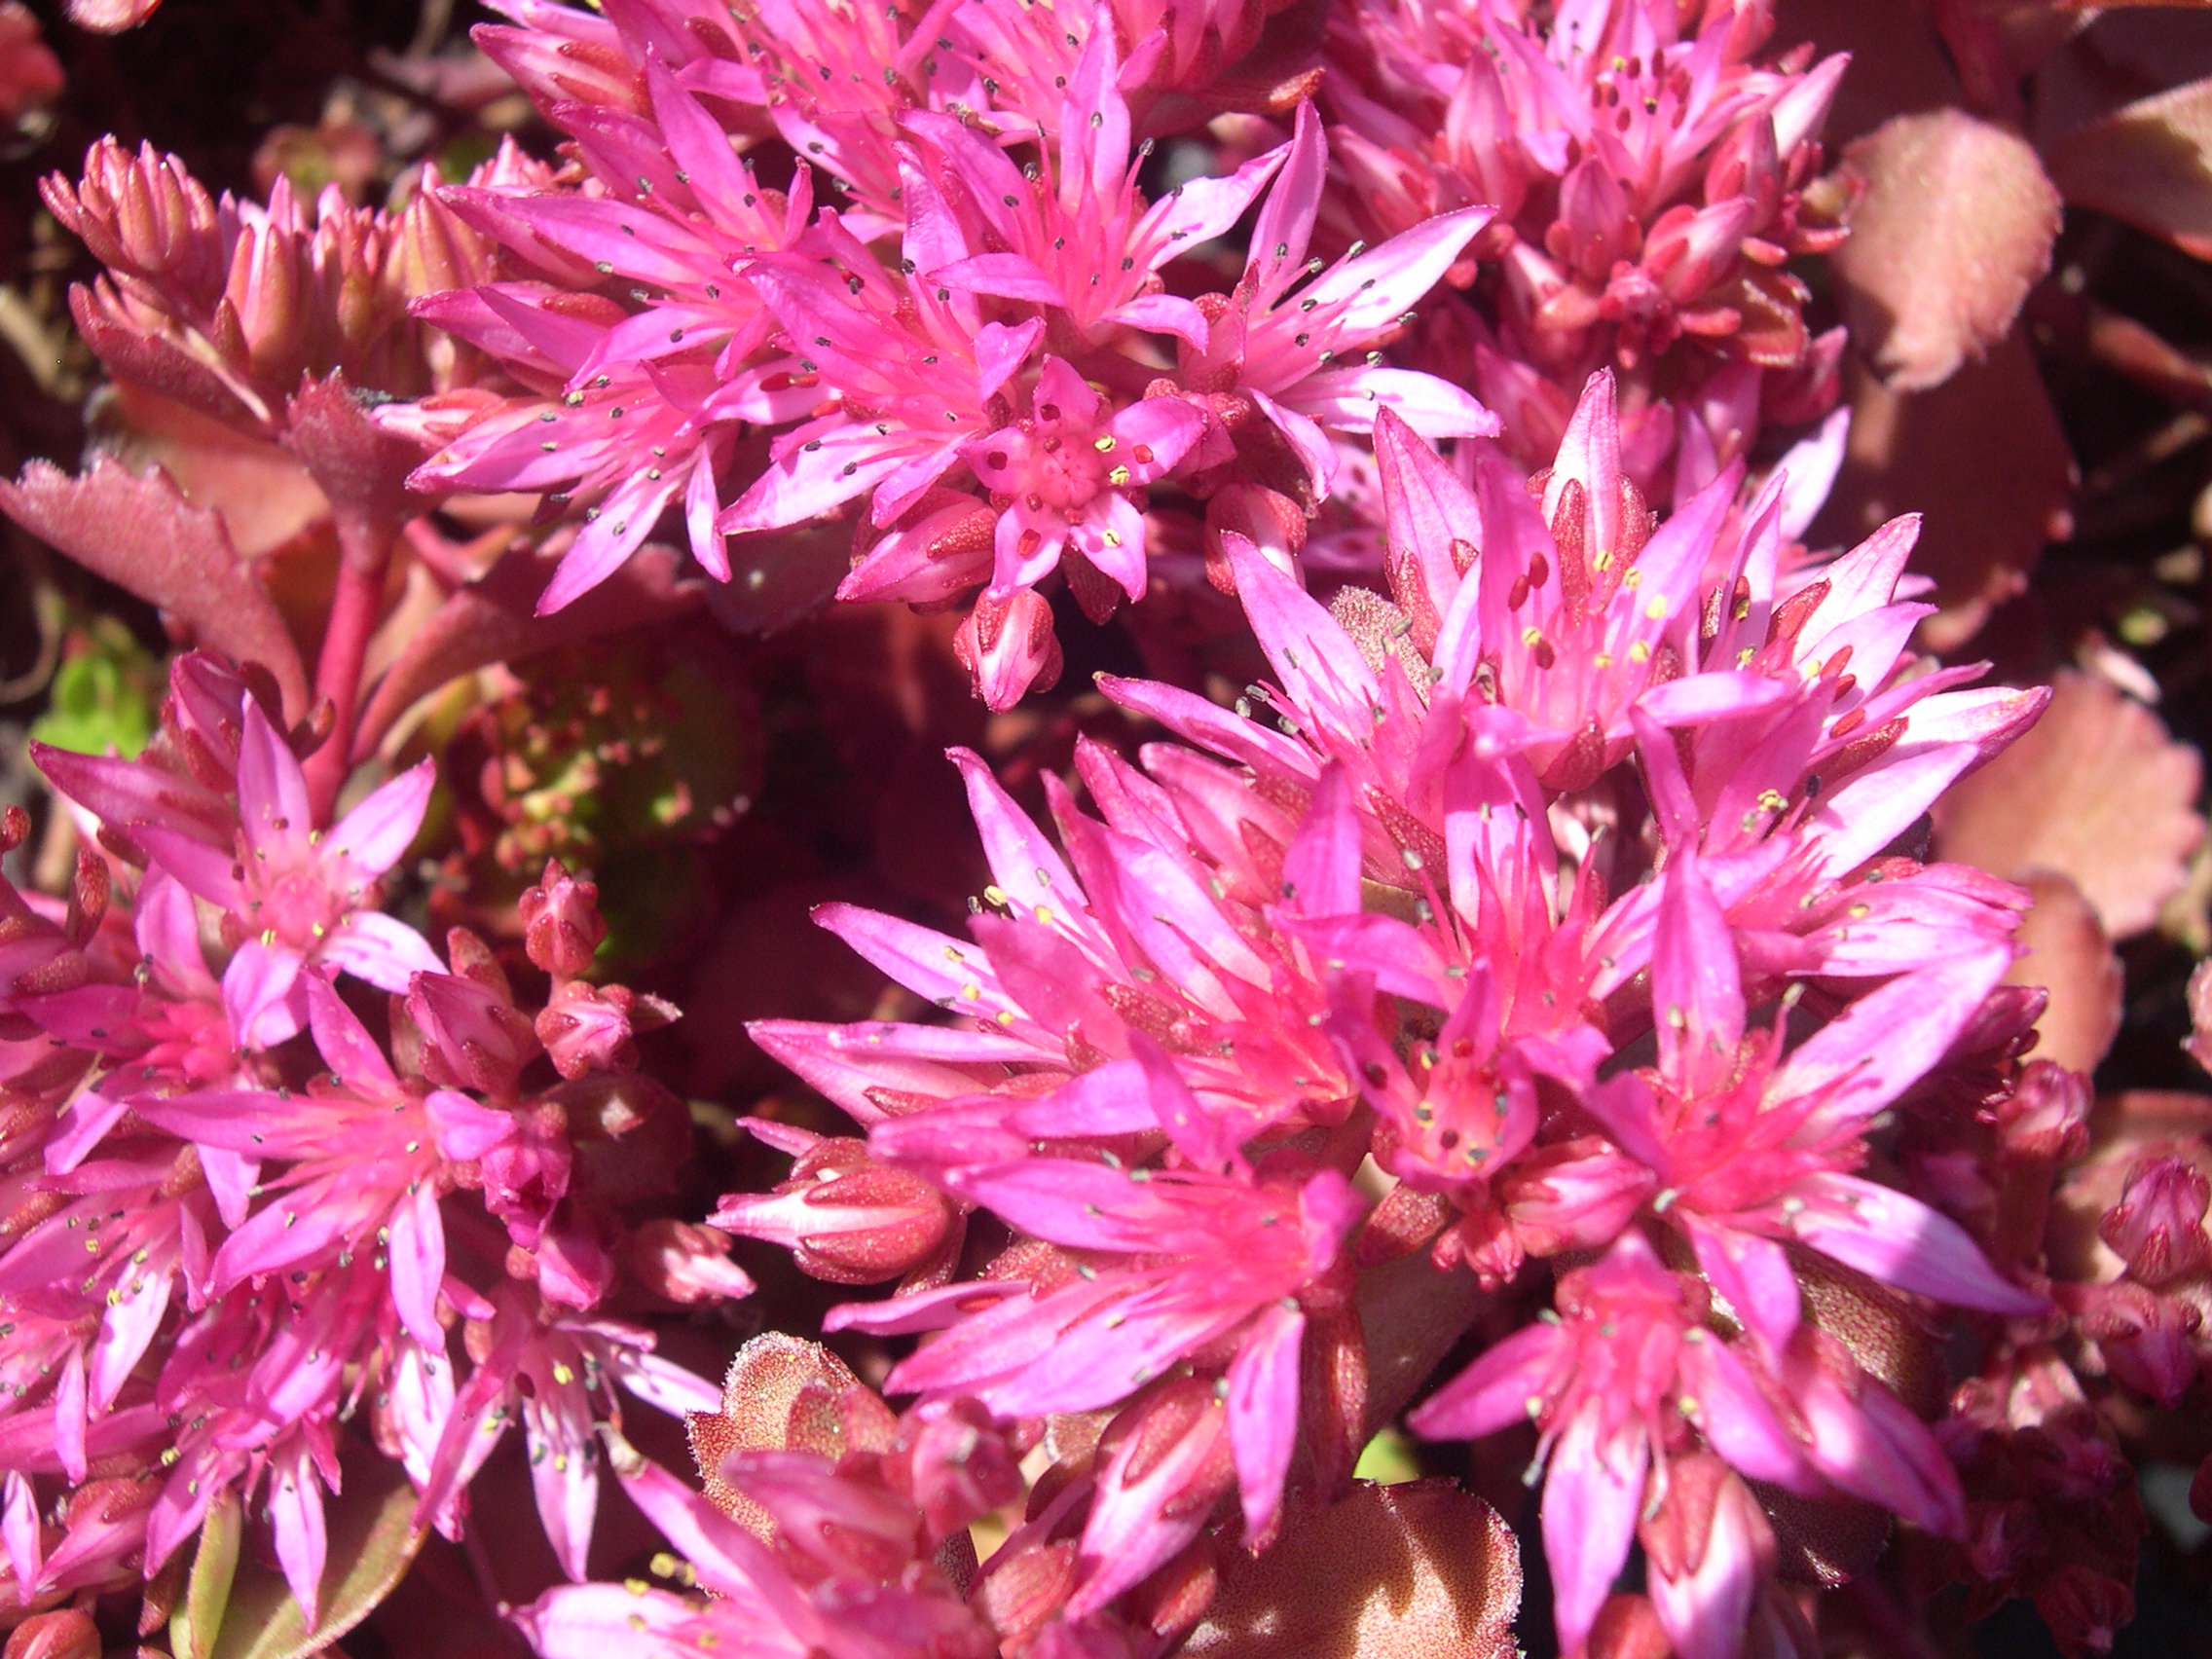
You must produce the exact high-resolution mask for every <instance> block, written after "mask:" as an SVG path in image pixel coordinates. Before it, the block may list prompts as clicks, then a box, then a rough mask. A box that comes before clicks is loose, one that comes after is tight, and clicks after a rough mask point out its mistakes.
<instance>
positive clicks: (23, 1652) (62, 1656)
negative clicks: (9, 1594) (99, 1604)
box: [0, 1607, 100, 1659]
mask: <svg viewBox="0 0 2212 1659" xmlns="http://www.w3.org/2000/svg"><path fill="white" fill-rule="evenodd" d="M0 1654H4V1656H5V1659H100V1633H99V1631H98V1629H97V1628H96V1627H95V1626H94V1625H93V1623H92V1619H91V1618H90V1617H89V1616H87V1615H86V1614H84V1613H81V1612H79V1611H78V1610H77V1609H76V1608H75V1607H57V1608H55V1610H54V1611H53V1612H50V1613H33V1614H31V1616H30V1617H29V1618H27V1619H25V1620H23V1622H22V1623H21V1624H19V1625H18V1626H17V1627H16V1628H15V1629H14V1630H13V1631H11V1632H9V1634H8V1645H7V1647H6V1648H5V1649H0Z"/></svg>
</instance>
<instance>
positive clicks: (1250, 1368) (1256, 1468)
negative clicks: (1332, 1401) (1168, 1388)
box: [1229, 1305, 1306, 1549]
mask: <svg viewBox="0 0 2212 1659" xmlns="http://www.w3.org/2000/svg"><path fill="white" fill-rule="evenodd" d="M1305 1336H1306V1315H1305V1314H1304V1313H1301V1312H1299V1311H1298V1310H1297V1309H1295V1308H1290V1307H1284V1306H1281V1305H1277V1306H1275V1307H1272V1308H1270V1309H1268V1310H1267V1311H1266V1312H1264V1313H1262V1314H1261V1315H1260V1316H1259V1318H1258V1319H1256V1320H1255V1321H1253V1324H1252V1328H1251V1330H1250V1331H1248V1332H1246V1333H1245V1336H1244V1341H1243V1343H1242V1344H1241V1345H1240V1346H1238V1348H1237V1351H1236V1357H1235V1359H1234V1360H1232V1361H1231V1362H1230V1366H1229V1440H1230V1447H1231V1450H1232V1451H1234V1452H1235V1456H1236V1489H1237V1495H1238V1499H1239V1501H1241V1502H1242V1504H1243V1506H1244V1538H1245V1543H1246V1545H1247V1546H1248V1547H1250V1548H1255V1549H1256V1548H1259V1547H1261V1546H1263V1545H1264V1544H1265V1543H1266V1542H1267V1541H1268V1540H1269V1539H1270V1538H1272V1536H1273V1535H1274V1528H1275V1522H1276V1518H1277V1516H1278V1515H1279V1513H1280V1511H1281V1507H1282V1483H1283V1480H1284V1478H1285V1477H1286V1476H1287V1475H1288V1474H1289V1473H1290V1456H1291V1453H1292V1452H1293V1451H1294V1450H1295V1449H1296V1447H1297V1445H1298V1374H1299V1350H1300V1346H1301V1345H1302V1344H1303V1342H1304V1341H1305Z"/></svg>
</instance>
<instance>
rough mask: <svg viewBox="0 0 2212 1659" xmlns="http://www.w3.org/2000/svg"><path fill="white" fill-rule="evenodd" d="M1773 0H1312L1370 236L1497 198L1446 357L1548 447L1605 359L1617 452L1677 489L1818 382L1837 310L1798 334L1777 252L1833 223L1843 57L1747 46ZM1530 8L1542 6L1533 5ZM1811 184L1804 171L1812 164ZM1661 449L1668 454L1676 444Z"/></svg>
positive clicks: (1524, 449) (1809, 400) (1651, 482)
mask: <svg viewBox="0 0 2212 1659" xmlns="http://www.w3.org/2000/svg"><path fill="white" fill-rule="evenodd" d="M1773 10H1774V9H1773V7H1772V5H1771V4H1770V3H1769V0H1755V3H1753V4H1749V5H1746V4H1740V3H1736V0H1726V3H1719V4H1707V5H1703V6H1699V5H1687V6H1678V5H1676V4H1675V3H1674V0H1660V3H1637V4H1629V5H1616V4H1611V3H1609V0H1597V3H1588V4H1585V3H1581V0H1568V3H1567V4H1563V5H1559V6H1551V7H1536V6H1531V5H1530V4H1528V3H1527V0H1379V3H1373V4H1363V5H1358V6H1347V7H1345V8H1343V9H1341V10H1339V11H1336V12H1334V13H1332V15H1331V17H1330V19H1329V38H1328V52H1327V61H1328V65H1329V70H1330V78H1329V81H1328V84H1327V92H1326V95H1325V101H1326V103H1327V105H1328V107H1329V109H1330V112H1331V113H1332V115H1333V116H1335V118H1336V119H1337V120H1338V121H1339V122H1341V123H1342V126H1341V127H1340V128H1339V129H1337V131H1336V132H1335V134H1334V138H1335V148H1336V154H1337V160H1338V165H1339V166H1341V167H1343V169H1344V171H1345V174H1346V181H1347V183H1349V184H1350V186H1351V187H1352V188H1351V189H1349V190H1347V191H1346V192H1345V193H1344V196H1343V197H1342V201H1343V203H1344V204H1345V208H1346V210H1347V211H1348V212H1349V213H1350V214H1351V216H1352V220H1353V224H1354V228H1355V229H1356V230H1357V231H1358V232H1359V233H1361V234H1363V235H1368V236H1375V235H1387V234H1389V233H1391V232H1393V231H1396V230H1400V229H1403V228H1405V227H1407V226H1409V225H1412V224H1416V223H1419V221H1421V220H1422V219H1424V218H1426V217H1428V216H1429V215H1430V214H1433V213H1436V212H1440V211H1447V210H1450V209H1452V208H1455V207H1458V206H1461V205H1463V204H1466V203H1484V204H1486V205H1488V206H1490V207H1492V208H1493V209H1494V211H1495V213H1496V219H1495V221H1494V222H1493V224H1492V226H1491V227H1490V228H1489V229H1488V230H1486V231H1485V233H1484V240H1482V241H1479V242H1478V243H1477V244H1476V247H1475V250H1474V251H1475V252H1476V253H1477V254H1478V255H1480V256H1482V257H1485V258H1490V259H1494V260H1495V261H1496V267H1497V269H1496V276H1495V283H1496V291H1495V293H1494V296H1493V297H1492V298H1491V300H1490V303H1489V304H1488V305H1486V306H1485V307H1483V308H1482V311H1481V313H1480V314H1479V315H1478V314H1477V313H1475V312H1473V311H1471V310H1459V311H1456V312H1454V313H1451V316H1452V322H1451V326H1452V327H1453V328H1454V329H1455V330H1456V332H1457V333H1458V334H1459V335H1460V337H1461V340H1460V342H1459V343H1458V344H1457V346H1456V349H1457V350H1461V351H1471V361H1468V362H1465V363H1464V367H1463V369H1462V371H1461V378H1463V379H1464V380H1465V381H1466V382H1467V384H1469V385H1470V386H1472V387H1475V388H1476V389H1477V390H1478V391H1480V393H1481V394H1482V396H1483V398H1484V400H1485V401H1486V402H1487V403H1488V404H1489V405H1490V406H1491V407H1492V408H1493V409H1494V410H1496V411H1497V413H1498V415H1499V417H1500V419H1501V420H1502V421H1503V422H1504V424H1505V433H1506V442H1507V444H1508V447H1509V448H1511V449H1512V451H1513V453H1514V455H1515V458H1516V459H1517V460H1519V461H1523V462H1524V463H1525V464H1528V465H1530V466H1536V465H1540V464H1542V463H1543V461H1544V460H1545V459H1546V458H1547V457H1548V456H1549V455H1550V453H1551V451H1552V449H1553V447H1554V446H1555V445H1556V444H1557V443H1558V442H1559V439H1560V436H1561V434H1562V433H1563V432H1564V431H1565V429H1566V426H1567V419H1568V416H1569V414H1570V412H1571V411H1572V409H1573V406H1574V397H1575V393H1576V390H1577V389H1578V387H1580V385H1581V382H1582V380H1583V378H1584V377H1585V376H1586V375H1588V374H1589V373H1590V372H1591V371H1592V370H1593V369H1595V368H1598V367H1600V366H1605V365H1609V366H1611V367H1613V368H1615V369H1616V370H1617V371H1618V372H1619V373H1620V375H1621V377H1622V387H1623V393H1624V408H1623V420H1622V452H1623V460H1624V463H1625V464H1626V465H1627V467H1628V469H1629V472H1630V474H1631V476H1632V477H1633V478H1634V479H1635V481H1636V483H1637V484H1638V486H1639V487H1640V488H1641V489H1642V490H1643V491H1644V492H1645V493H1646V494H1647V495H1650V496H1652V497H1653V498H1655V499H1665V498H1667V496H1668V494H1669V493H1670V492H1672V493H1674V494H1677V495H1679V496H1683V497H1686V496H1687V495H1688V494H1690V493H1691V492H1692V491H1694V490H1695V489H1696V488H1697V487H1698V486H1700V485H1702V484H1703V483H1705V482H1706V480H1708V479H1709V478H1711V477H1712V476H1713V474H1714V472H1715V471H1716V470H1717V469H1718V468H1719V467H1721V466H1723V465H1725V464H1726V463H1727V462H1729V461H1733V460H1736V459H1737V458H1738V457H1740V456H1743V455H1745V454H1747V453H1749V451H1750V450H1751V445H1752V443H1753V441H1754V440H1755V439H1756V437H1757V435H1758V430H1759V426H1760V424H1761V421H1762V420H1767V419H1771V420H1776V421H1780V422H1782V423H1784V424H1802V423H1804V422H1806V421H1809V420H1812V419H1814V418H1816V417H1818V416H1820V415H1823V414H1825V413H1826V412H1827V410H1828V408H1829V407H1830V406H1831V405H1832V404H1833V403H1834V402H1835V398H1836V392H1837V373H1838V368H1839V365H1840V363H1841V360H1842V355H1843V348H1844V335H1843V330H1841V329H1840V328H1838V329H1833V330H1830V331H1829V332H1827V333H1825V334H1823V335H1821V336H1820V337H1819V338H1817V339H1816V338H1815V337H1814V336H1813V335H1812V334H1811V333H1810V332H1809V330H1808V328H1807V325H1806V321H1805V308H1806V306H1807V304H1808V302H1809V300H1810V298H1811V295H1810V293H1809V291H1808V290H1807V288H1806V286H1805V284H1804V282H1803V281H1802V280H1801V279H1800V278H1799V277H1798V276H1794V275H1792V274H1791V273H1790V272H1789V271H1788V269H1787V262H1788V260H1789V259H1790V258H1791V257H1792V256H1795V255H1800V254H1809V253H1825V252H1827V251H1829V250H1831V249H1833V248H1834V247H1835V246H1836V245H1837V244H1838V243H1839V242H1840V241H1841V240H1842V237H1843V231H1842V228H1841V226H1840V225H1839V224H1837V223H1836V222H1835V220H1836V217H1837V213H1838V210H1839V208H1840V207H1841V205H1842V204H1843V199H1842V198H1841V197H1840V196H1839V194H1838V191H1837V189H1836V187H1835V186H1833V185H1826V184H1822V183H1821V181H1819V180H1818V175H1819V173H1820V168H1821V146H1820V143H1819V138H1820V131H1821V126H1822V123H1823V122H1824V121H1825V118H1826V116H1827V111H1828V105H1829V103H1830V102H1831V101H1832V100H1833V98H1834V96H1835V92H1836V85H1837V83H1838V82H1839V81H1840V80H1841V79H1842V77H1843V71H1844V66H1845V62H1846V59H1845V58H1844V57H1842V56H1840V55H1838V56H1834V57H1829V58H1827V59H1825V60H1824V61H1823V62H1821V63H1819V64H1817V65H1815V64H1812V62H1811V57H1812V49H1811V48H1810V47H1805V48H1802V49H1800V50H1798V51H1796V52H1794V53H1791V54H1788V55H1786V56H1784V57H1782V58H1781V59H1779V60H1777V61H1774V62H1771V63H1762V62H1761V61H1759V59H1758V56H1757V54H1758V52H1759V49H1760V48H1761V47H1762V46H1763V45H1764V44H1765V42H1766V39H1767V37H1768V36H1769V35H1770V34H1771V33H1772V31H1773V28H1774V17H1773ZM1539 15H1540V16H1541V17H1542V19H1543V20H1542V21H1541V22H1540V23H1539V21H1538V18H1539ZM1816 186H1818V188H1816ZM1670 463H1671V464H1670Z"/></svg>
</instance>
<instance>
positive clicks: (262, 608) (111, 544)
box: [0, 456, 308, 719]
mask: <svg viewBox="0 0 2212 1659" xmlns="http://www.w3.org/2000/svg"><path fill="white" fill-rule="evenodd" d="M0 509H5V510H6V512H7V514H8V516H9V517H10V518H12V519H14V520H15V521H16V522H17V523H18V524H19V525H21V526H22V527H23V528H24V529H25V530H27V531H29V532H30V533H31V534H32V535H36V536H38V537H40V538H41V539H43V540H45V541H48V542H51V543H52V544H53V545H54V546H55V547H56V548H58V549H59V550H60V551H61V552H63V553H65V554H67V555H68V556H69V557H70V558H72V559H74V560H75V561H76V562H77V563H78V564H80V565H83V566H84V567H85V568H86V569H87V570H89V571H93V572H94V573H95V574H98V575H101V576H105V577H106V578H107V579H108V580H109V581H111V582H114V583H115V584H116V585H117V586H118V587H121V588H125V589H128V590H129V592H131V593H134V594H136V595H137V596H138V597H139V598H140V599H143V600H144V601H146V602H147V603H148V604H149V605H154V606H158V607H160V608H161V609H163V610H164V611H166V612H167V613H168V614H169V616H171V617H172V618H174V619H175V620H176V621H177V622H179V623H181V624H182V625H183V626H184V627H186V628H187V629H189V630H190V631H191V632H192V634H193V635H194V636H195V637H196V638H197V639H198V640H199V641H200V643H201V644H203V645H208V646H211V647H213V648H214V649H216V650H219V651H221V652H223V653H224V654H225V655H227V656H229V657H230V658H231V659H232V660H233V661H234V662H241V663H243V662H258V663H260V664H262V665H263V666H264V667H266V668H267V669H268V670H269V671H270V673H272V674H274V675H275V676H276V683H277V685H278V686H279V687H280V688H281V689H282V691H283V693H284V712H285V714H286V716H287V717H288V718H290V719H299V718H301V717H302V716H304V715H305V714H306V713H307V705H308V685H307V676H306V673H305V671H304V670H303V669H302V668H301V666H300V653H299V649H298V647H297V646H296V645H294V644H293V643H292V637H291V635H290V634H289V633H287V632H286V631H285V628H284V619H283V617H281V616H280V615H278V614H277V610H276V602H275V601H274V600H272V599H271V598H270V597H269V595H268V593H267V591H266V590H264V589H263V587H262V585H261V584H260V582H258V581H257V580H255V579H254V576H253V573H252V571H251V570H250V569H249V568H248V567H247V566H246V565H245V563H244V562H243V561H242V560H240V558H239V555H238V551H237V549H235V548H234V547H233V546H232V545H231V538H230V534H229V533H228V532H227V531H225V530H224V528H223V523H222V520H221V519H220V518H218V517H217V516H216V515H215V513H214V512H213V511H211V510H210V509H208V508H205V507H196V506H194V505H193V504H192V503H191V502H189V501H187V500H186V499H185V498H184V496H183V495H182V493H181V492H179V491H178V489H177V487H176V485H175V483H174V482H173V481H172V480H171V479H170V478H169V476H168V474H166V472H159V471H156V472H148V473H132V472H130V471H129V470H128V469H127V468H125V467H124V466H122V465H120V464H119V463H118V462H116V461H110V460H108V459H107V458H106V457H104V456H102V457H100V458H98V459H96V460H94V461H93V462H92V466H91V467H90V468H88V469H87V470H86V471H85V472H83V473H81V474H79V475H78V476H76V477H74V478H72V477H71V476H69V475H68V474H67V473H65V472H63V471H62V470H61V469H60V468H59V467H57V466H55V465H54V464H53V463H52V462H50V461H32V462H31V463H30V464H29V465H28V466H26V467H25V468H24V469H23V475H22V477H20V478H18V479H17V480H16V481H15V482H14V483H12V484H10V483H0Z"/></svg>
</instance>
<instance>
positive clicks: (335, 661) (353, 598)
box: [305, 559, 386, 825]
mask: <svg viewBox="0 0 2212 1659" xmlns="http://www.w3.org/2000/svg"><path fill="white" fill-rule="evenodd" d="M385 563H386V561H385V560H383V559H379V560H377V561H376V562H375V567H376V568H375V569H374V570H364V569H362V568H361V567H360V566H359V565H356V564H355V563H354V561H352V560H350V559H341V560H340V561H339V564H338V592H337V594H336V595H335V596H334V597H333V598H332V600H331V602H330V621H329V622H328V624H327V625H326V626H325V627H324V629H323V633H322V651H321V653H320V654H319V655H318V656H317V657H316V658H315V664H314V698H315V702H316V703H318V704H320V703H322V702H324V701H325V700H327V701H328V702H329V704H330V710H331V717H332V718H331V725H330V735H329V736H328V737H326V738H324V739H323V741H322V746H321V747H320V748H318V749H317V750H316V751H315V752H314V753H313V755H311V756H308V758H307V761H306V765H305V770H306V772H307V778H308V800H309V803H310V804H311V805H312V806H313V810H314V821H315V823H316V824H318V825H324V824H328V823H329V822H330V815H331V809H332V808H333V807H334V806H335V805H336V804H337V800H338V792H339V790H340V789H341V788H342V787H343V786H344V785H345V782H346V775H347V773H348V772H350V771H351V770H352V766H351V764H350V762H351V759H352V755H353V721H354V719H355V718H356V717H357V716H358V714H359V712H360V697H361V665H362V663H363V662H364V661H365V660H367V657H368V652H369V636H370V635H371V634H372V633H374V632H375V631H376V625H377V612H378V610H379V609H380V608H382V604H383V600H384V571H385Z"/></svg>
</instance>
